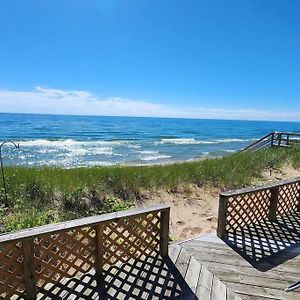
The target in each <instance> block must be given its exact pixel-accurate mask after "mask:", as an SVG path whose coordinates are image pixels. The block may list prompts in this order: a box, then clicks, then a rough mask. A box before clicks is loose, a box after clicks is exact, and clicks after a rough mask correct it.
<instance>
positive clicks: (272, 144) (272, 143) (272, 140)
mask: <svg viewBox="0 0 300 300" xmlns="http://www.w3.org/2000/svg"><path fill="white" fill-rule="evenodd" d="M273 146H274V132H272V136H271V147H273Z"/></svg>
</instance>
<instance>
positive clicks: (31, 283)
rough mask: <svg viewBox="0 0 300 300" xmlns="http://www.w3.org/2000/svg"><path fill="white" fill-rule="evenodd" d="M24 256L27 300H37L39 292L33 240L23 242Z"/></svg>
mask: <svg viewBox="0 0 300 300" xmlns="http://www.w3.org/2000/svg"><path fill="white" fill-rule="evenodd" d="M23 254H24V282H25V293H26V300H35V299H36V297H37V291H36V275H35V264H34V241H33V239H26V240H24V241H23Z"/></svg>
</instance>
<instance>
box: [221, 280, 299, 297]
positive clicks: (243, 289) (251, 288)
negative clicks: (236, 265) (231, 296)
mask: <svg viewBox="0 0 300 300" xmlns="http://www.w3.org/2000/svg"><path fill="white" fill-rule="evenodd" d="M224 284H226V285H227V284H228V285H229V286H230V288H231V289H233V290H234V291H235V292H236V293H238V294H239V295H241V297H243V295H248V296H256V297H261V298H263V297H266V298H270V299H276V300H296V299H299V294H298V295H296V294H295V293H293V292H290V293H287V292H285V291H284V290H279V289H272V288H266V287H261V286H256V285H247V284H241V283H227V282H224ZM258 284H259V283H258ZM249 299H251V297H250V298H249Z"/></svg>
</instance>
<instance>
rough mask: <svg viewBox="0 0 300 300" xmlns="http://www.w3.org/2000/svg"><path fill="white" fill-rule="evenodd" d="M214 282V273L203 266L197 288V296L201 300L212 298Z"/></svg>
mask: <svg viewBox="0 0 300 300" xmlns="http://www.w3.org/2000/svg"><path fill="white" fill-rule="evenodd" d="M212 282H213V275H212V274H211V273H210V272H209V271H208V270H207V269H206V268H205V267H203V266H202V268H201V273H200V276H199V280H198V284H197V290H196V296H197V297H198V299H199V300H200V299H203V300H204V299H205V300H209V299H210V295H211V287H212Z"/></svg>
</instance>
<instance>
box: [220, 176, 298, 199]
mask: <svg viewBox="0 0 300 300" xmlns="http://www.w3.org/2000/svg"><path fill="white" fill-rule="evenodd" d="M295 182H300V177H296V178H293V179H285V180H280V181H277V182H272V183H268V184H264V185H260V186H257V187H248V188H243V189H238V190H232V191H227V192H221V193H220V196H221V197H225V198H228V197H232V196H238V195H244V194H248V193H251V192H256V191H260V190H267V189H270V188H274V187H280V186H283V185H286V184H290V183H295Z"/></svg>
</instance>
